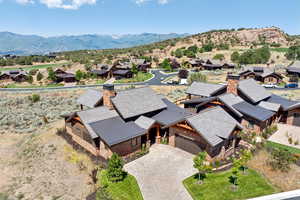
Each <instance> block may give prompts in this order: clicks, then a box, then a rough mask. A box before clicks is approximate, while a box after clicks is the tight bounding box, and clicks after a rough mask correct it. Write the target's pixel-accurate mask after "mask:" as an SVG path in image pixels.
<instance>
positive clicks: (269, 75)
mask: <svg viewBox="0 0 300 200" xmlns="http://www.w3.org/2000/svg"><path fill="white" fill-rule="evenodd" d="M239 75H240V78H241V80H242V79H255V80H256V81H259V82H261V83H266V84H269V83H272V84H277V83H280V82H281V81H282V79H283V77H282V76H281V75H280V74H279V73H277V72H275V69H271V68H268V67H246V68H244V70H243V71H241V72H240V73H239Z"/></svg>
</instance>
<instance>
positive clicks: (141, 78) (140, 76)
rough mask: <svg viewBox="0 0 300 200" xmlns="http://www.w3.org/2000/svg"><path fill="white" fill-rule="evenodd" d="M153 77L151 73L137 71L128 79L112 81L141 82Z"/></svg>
mask: <svg viewBox="0 0 300 200" xmlns="http://www.w3.org/2000/svg"><path fill="white" fill-rule="evenodd" d="M152 77H153V74H151V73H148V72H147V73H145V72H138V74H137V75H135V76H134V77H133V78H128V79H120V80H116V81H115V82H114V83H135V82H143V81H146V80H148V79H150V78H152Z"/></svg>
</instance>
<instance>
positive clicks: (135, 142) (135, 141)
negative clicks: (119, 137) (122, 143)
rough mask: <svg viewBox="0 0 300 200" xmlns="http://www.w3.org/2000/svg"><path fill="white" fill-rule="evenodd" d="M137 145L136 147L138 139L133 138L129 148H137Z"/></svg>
mask: <svg viewBox="0 0 300 200" xmlns="http://www.w3.org/2000/svg"><path fill="white" fill-rule="evenodd" d="M137 145H138V138H133V139H132V140H131V146H133V147H135V146H137Z"/></svg>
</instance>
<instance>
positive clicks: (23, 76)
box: [0, 70, 28, 82]
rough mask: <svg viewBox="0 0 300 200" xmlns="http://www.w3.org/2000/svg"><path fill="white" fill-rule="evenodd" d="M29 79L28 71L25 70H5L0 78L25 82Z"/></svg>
mask: <svg viewBox="0 0 300 200" xmlns="http://www.w3.org/2000/svg"><path fill="white" fill-rule="evenodd" d="M27 79H28V74H27V72H25V71H23V70H10V71H4V72H3V73H2V74H0V80H5V81H9V80H12V81H15V82H23V81H26V80H27Z"/></svg>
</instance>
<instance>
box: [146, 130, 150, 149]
mask: <svg viewBox="0 0 300 200" xmlns="http://www.w3.org/2000/svg"><path fill="white" fill-rule="evenodd" d="M149 147H150V140H149V132H148V133H147V142H146V148H149Z"/></svg>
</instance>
